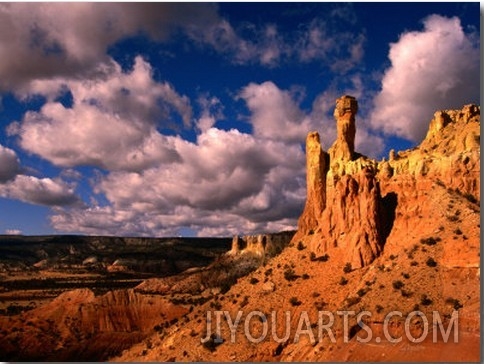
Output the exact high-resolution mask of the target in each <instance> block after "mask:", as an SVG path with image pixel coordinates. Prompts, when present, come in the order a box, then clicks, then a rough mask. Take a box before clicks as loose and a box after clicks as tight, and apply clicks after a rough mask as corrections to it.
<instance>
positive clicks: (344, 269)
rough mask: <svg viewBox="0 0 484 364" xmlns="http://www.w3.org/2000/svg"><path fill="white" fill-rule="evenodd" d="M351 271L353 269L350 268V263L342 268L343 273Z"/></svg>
mask: <svg viewBox="0 0 484 364" xmlns="http://www.w3.org/2000/svg"><path fill="white" fill-rule="evenodd" d="M352 270H353V268H352V267H351V263H350V262H348V263H346V264H345V266H344V268H343V272H345V273H350V272H351V271H352Z"/></svg>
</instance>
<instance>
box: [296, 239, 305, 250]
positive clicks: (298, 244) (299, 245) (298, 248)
mask: <svg viewBox="0 0 484 364" xmlns="http://www.w3.org/2000/svg"><path fill="white" fill-rule="evenodd" d="M304 249H306V246H305V245H304V244H303V242H302V241H300V242H299V243H297V250H304Z"/></svg>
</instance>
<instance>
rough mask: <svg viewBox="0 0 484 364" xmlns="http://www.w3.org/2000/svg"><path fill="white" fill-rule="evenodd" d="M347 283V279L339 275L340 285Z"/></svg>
mask: <svg viewBox="0 0 484 364" xmlns="http://www.w3.org/2000/svg"><path fill="white" fill-rule="evenodd" d="M347 283H348V280H347V279H346V278H345V277H341V279H340V280H339V284H340V285H341V286H345V285H346V284H347Z"/></svg>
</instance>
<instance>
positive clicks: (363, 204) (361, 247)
mask: <svg viewBox="0 0 484 364" xmlns="http://www.w3.org/2000/svg"><path fill="white" fill-rule="evenodd" d="M375 174H376V171H375V170H374V169H372V168H371V167H365V168H363V169H361V170H360V171H359V172H358V173H356V174H354V175H344V176H341V177H340V178H335V179H334V181H333V184H331V185H329V186H328V201H327V206H326V209H325V210H324V212H323V214H322V216H321V218H320V220H319V231H320V233H321V234H322V235H323V236H322V239H316V241H314V242H313V244H312V249H313V250H314V251H319V252H327V251H328V250H330V249H331V247H340V248H343V249H344V250H345V251H346V256H347V261H348V262H350V263H351V265H352V267H353V268H358V267H362V266H365V265H367V264H369V263H371V262H372V261H373V260H374V259H375V258H376V257H377V256H378V255H379V254H380V252H381V250H382V243H383V236H382V235H383V234H382V222H383V216H382V207H381V199H382V197H381V194H380V187H379V183H378V181H377V179H376V176H375Z"/></svg>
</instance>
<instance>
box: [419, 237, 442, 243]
mask: <svg viewBox="0 0 484 364" xmlns="http://www.w3.org/2000/svg"><path fill="white" fill-rule="evenodd" d="M439 241H441V239H440V237H436V238H433V237H430V238H424V239H420V243H422V244H425V245H435V244H437V243H438V242H439Z"/></svg>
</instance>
